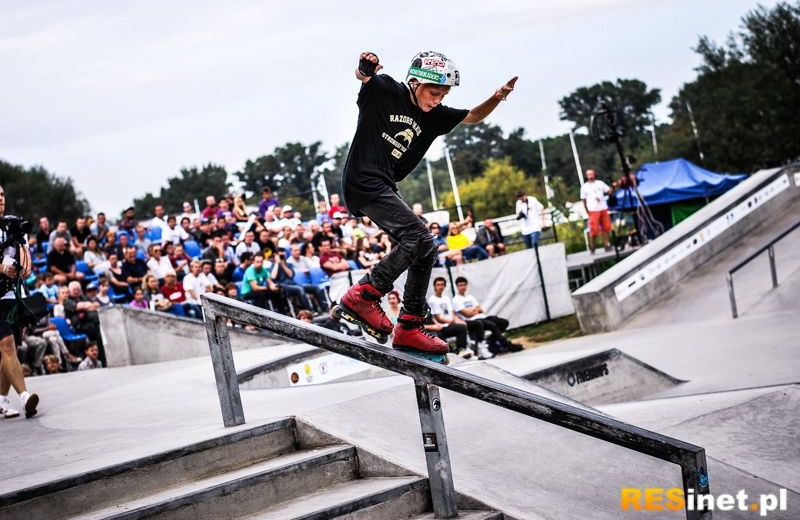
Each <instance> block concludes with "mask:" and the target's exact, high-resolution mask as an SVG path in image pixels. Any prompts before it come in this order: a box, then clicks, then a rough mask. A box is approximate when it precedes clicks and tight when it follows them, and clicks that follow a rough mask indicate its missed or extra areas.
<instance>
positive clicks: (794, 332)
mask: <svg viewBox="0 0 800 520" xmlns="http://www.w3.org/2000/svg"><path fill="white" fill-rule="evenodd" d="M779 229H780V228H779ZM763 236H764V234H763V233H762V232H759V233H754V234H753V235H752V236H751V237H752V242H749V245H747V247H756V246H757V243H758V242H759V237H760V238H761V239H763ZM795 242H797V241H796V240H795ZM797 253H798V251H797V249H796V246H795V245H794V244H789V246H788V250H787V251H785V252H783V253H781V255H783V256H782V257H779V273H780V276H781V278H780V279H781V286H780V287H779V288H778V289H777V290H770V289H769V276H768V274H766V275H764V274H763V273H759V272H757V270H754V271H753V272H750V273H742V276H741V281H740V282H739V283H740V287H742V300H741V301H742V305H741V308H742V310H743V312H742V317H741V318H739V319H737V320H733V319H731V318H730V316H729V314H728V312H729V311H727V307H726V305H725V302H726V301H727V300H726V298H727V296H726V295H727V290H726V289H725V287H724V283H723V282H722V274H721V272H722V271H724V270H725V269H726V267H725V266H727V265H729V263H730V261H732V260H733V258H731V259H728V258H720V259H719V260H718V261H715V262H710V263H709V265H708V266H706V268H704V269H703V270H701V271H699V272H698V273H696V274H695V275H694V276H692V277H690V278H689V279H687V280H686V281H685V283H683V284H681V285H680V286H677V287H676V288H675V289H674V291H673V292H672V293H670V294H668V295H665V299H664V300H663V301H662V302H659V303H657V304H655V305H654V306H652V307H651V308H650V309H648V310H647V311H645V312H643V313H640V314H638V315H637V316H635V317H634V318H633V319H632V320H631V321H630V322H629V323H628V324H626V327H625V328H624V329H622V330H619V331H616V332H612V333H607V334H598V335H592V336H584V337H580V338H573V339H570V340H566V341H562V342H557V343H553V344H549V345H546V346H543V347H540V348H536V349H529V350H526V351H524V352H521V353H518V354H514V355H508V356H504V357H501V358H499V359H496V360H493V361H492V362H490V363H477V364H466V365H464V366H463V368H464V369H465V370H475V371H478V372H479V373H481V375H484V376H486V377H492V378H494V379H498V380H502V381H504V382H508V383H510V384H515V385H519V386H522V387H525V388H528V389H535V387H533V386H531V384H530V383H528V382H526V381H522V380H520V379H518V378H514V377H513V376H512V374H527V373H530V372H532V371H534V370H536V369H540V368H544V367H547V366H550V365H553V364H556V363H558V362H560V361H563V360H566V359H571V358H575V357H578V356H580V355H583V354H586V353H589V352H596V351H599V350H605V349H608V348H618V349H620V350H622V351H624V352H625V353H627V354H629V355H631V356H633V357H635V358H637V359H639V360H641V361H643V362H645V363H648V364H651V365H653V366H654V367H656V368H658V369H659V370H662V371H663V372H666V373H668V374H670V375H672V376H674V377H677V378H679V379H683V380H686V381H687V382H686V383H684V384H681V385H678V386H676V387H674V388H671V389H669V390H665V391H663V392H660V393H657V394H654V395H651V396H648V398H647V399H646V400H641V401H638V402H633V403H619V404H615V405H608V406H604V407H602V411H604V412H606V413H609V414H612V415H614V416H616V417H619V418H621V419H623V420H625V421H628V422H631V423H634V424H637V425H640V426H642V427H645V428H650V429H653V430H656V431H659V432H663V433H665V434H667V435H671V436H675V437H677V438H680V439H683V440H686V441H689V442H693V443H696V444H700V445H702V446H704V447H705V448H706V449H707V454H708V457H709V465H710V474H711V486H712V490H714V491H716V492H718V493H719V492H723V491H725V492H732V493H735V492H736V491H738V490H739V489H743V488H745V489H747V491H748V492H749V493H750V494H751V495H753V494H757V493H765V492H770V493H775V492H777V490H778V489H779V488H787V489H789V490H790V491H789V497H790V510H789V511H788V512H785V513H782V514H779V513H773V514H771V515H770V516H769V518H798V517H800V513H798V511H800V509H798V508H800V495H799V494H798V492H800V481H798V480H799V479H798V477H797V470H796V468H797V467H800V442H798V436H797V432H798V431H800V423H799V422H798V421H799V420H798V419H797V418H798V416H799V415H798V413H797V412H798V407H799V405H800V386H799V384H798V383H800V342H798V339H797V338H800V270H799V269H798V268H797V267H791V265H793V264H792V262H793V261H794V262H796V261H797V260H798V258H800V255H798V254H797ZM782 258H785V259H786V261H785V263H784V260H783V259H782ZM782 266H787V267H782ZM760 277H763V278H764V282H765V283H766V287H765V288H764V290H763V291H758V292H757V293H754V292H753V291H754V290H755V289H753V287H755V285H753V284H756V283H757V282H756V281H755V280H756V278H760ZM737 280H738V279H737ZM293 348H295V347H293V346H291V345H287V346H283V347H271V348H267V349H259V350H250V351H243V352H239V353H237V354H236V356H235V357H236V363H237V368H238V369H240V370H241V369H244V368H247V367H248V366H252V365H255V364H257V363H259V362H263V361H265V360H266V359H269V358H271V357H280V356H281V355H285V354H286V353H287V352H290V351H292V349H293ZM30 387H31V389H32V390H34V391H37V392H39V393H40V395H41V397H42V401H41V414H40V416H38V417H37V418H34V419H31V420H27V421H26V420H24V419H14V420H5V421H2V423H0V429H2V433H3V439H4V445H3V474H2V478H1V479H0V493H5V492H8V491H12V490H16V489H21V488H25V487H28V486H30V485H34V484H37V483H42V482H46V481H48V480H50V479H53V478H59V477H66V476H69V475H74V474H78V473H80V472H82V471H87V470H89V469H96V468H100V467H104V466H106V465H110V464H114V463H118V462H122V461H125V460H130V459H132V458H135V457H140V456H144V455H147V454H152V453H156V452H160V451H163V450H166V449H170V448H174V447H178V446H183V445H187V444H190V443H193V442H196V441H198V440H202V439H207V438H211V437H214V436H219V435H222V434H224V433H228V432H229V431H230V430H225V429H224V428H223V427H222V421H221V415H220V411H219V403H218V400H217V394H216V386H215V384H214V379H213V373H212V369H211V364H210V360H209V359H207V358H199V359H194V360H187V361H179V362H169V363H159V364H154V365H145V366H134V367H126V368H118V369H106V370H101V371H93V372H85V373H73V374H64V375H58V376H48V377H41V378H34V379H31V380H30ZM537 391H539V390H537ZM242 398H243V403H244V410H245V416H246V418H247V421H248V422H247V424H246V425H244V426H241V427H238V428H250V427H253V426H255V425H258V424H263V423H266V422H269V421H271V420H274V419H275V418H279V417H286V416H298V417H301V418H303V419H305V420H307V421H308V422H310V423H312V424H314V425H316V426H317V427H319V428H322V429H324V430H327V431H329V432H330V433H332V434H334V435H338V436H341V437H342V438H344V439H345V440H348V441H350V442H353V443H356V444H357V445H359V446H362V447H364V448H366V449H369V450H370V451H373V452H374V453H376V454H379V455H381V456H383V457H385V458H387V459H390V460H392V461H394V462H397V463H399V464H402V465H404V466H406V467H409V468H411V469H414V470H416V471H419V472H424V468H425V464H424V458H423V453H422V450H421V449H420V446H419V423H418V418H417V417H416V409H415V405H414V392H413V387H412V385H411V383H410V381H409V380H408V379H406V378H404V377H400V376H392V377H383V378H377V379H372V380H369V381H353V382H347V383H338V384H331V385H324V386H316V387H300V388H276V389H270V390H264V389H260V390H246V391H244V392H243V394H242ZM443 401H444V410H445V420H446V424H447V428H448V439H449V440H450V451H451V455H452V458H453V469H454V474H455V478H456V486H457V488H458V489H459V490H461V491H463V492H465V493H468V494H472V495H474V496H476V497H477V498H479V499H481V500H483V501H485V502H486V503H488V504H490V505H492V506H495V507H497V508H499V509H503V510H504V511H506V512H508V513H510V514H511V515H513V516H514V517H517V518H531V519H539V518H548V519H551V518H609V519H610V518H624V516H623V515H621V514H620V511H619V491H620V487H625V486H627V487H645V486H655V487H673V486H678V485H679V482H680V480H679V475H678V473H677V469H676V467H675V466H672V465H669V464H665V463H662V462H660V461H656V460H654V459H651V458H649V457H645V456H640V455H638V454H635V453H631V452H628V451H627V450H624V449H622V448H617V447H614V446H609V445H606V444H604V443H601V442H600V441H595V440H594V439H590V438H586V437H584V436H581V435H578V434H575V433H572V432H567V431H564V430H561V429H559V428H556V427H553V426H550V425H548V424H544V423H540V422H538V421H534V420H532V419H528V418H526V417H522V416H518V415H517V414H513V413H510V412H505V411H503V410H498V409H497V408H496V407H493V406H489V405H486V404H485V403H482V402H479V401H476V400H474V399H469V398H466V397H463V396H460V395H454V394H451V393H449V392H443ZM630 517H631V518H643V517H642V516H641V513H639V514H638V516H636V515H631V516H630ZM715 517H716V516H715ZM752 517H753V515H752V514H750V513H734V512H731V513H729V514H728V515H726V516H725V517H724V518H752ZM658 518H682V515H681V514H674V515H672V516H669V515H659V516H658Z"/></svg>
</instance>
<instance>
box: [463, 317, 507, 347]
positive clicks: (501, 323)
mask: <svg viewBox="0 0 800 520" xmlns="http://www.w3.org/2000/svg"><path fill="white" fill-rule="evenodd" d="M467 328H468V329H469V335H470V337H471V338H472V339H473V340H475V342H476V343H477V342H481V341H483V339H484V335H485V333H486V331H487V330H488V331H489V333H490V335H489V339H490V340H492V342H497V341H499V342H501V343H503V344H505V343H506V342H507V341H508V340H506V338H505V337H504V336H503V333H504V332H505V331H506V329H507V328H508V320H506V319H503V318H500V317H498V316H487V317H485V318H482V319H475V320H470V321H468V322H467Z"/></svg>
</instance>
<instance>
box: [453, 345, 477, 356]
mask: <svg viewBox="0 0 800 520" xmlns="http://www.w3.org/2000/svg"><path fill="white" fill-rule="evenodd" d="M457 354H458V356H459V357H462V358H464V359H472V356H474V355H475V352H473V351H472V349H471V348H469V347H464V348H463V349H461V350H459V351H458V352H457Z"/></svg>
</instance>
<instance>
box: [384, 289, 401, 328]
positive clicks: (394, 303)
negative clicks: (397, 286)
mask: <svg viewBox="0 0 800 520" xmlns="http://www.w3.org/2000/svg"><path fill="white" fill-rule="evenodd" d="M386 303H387V304H388V308H387V309H386V317H387V318H389V320H390V321H391V322H392V323H393V324H395V325H396V324H397V319H398V318H399V317H400V312H402V309H401V308H400V293H399V292H397V291H396V290H392V291H389V294H387V295H386Z"/></svg>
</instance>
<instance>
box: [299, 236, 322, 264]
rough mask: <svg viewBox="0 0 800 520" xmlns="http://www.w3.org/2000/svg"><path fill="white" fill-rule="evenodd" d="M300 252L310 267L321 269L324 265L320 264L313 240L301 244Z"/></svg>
mask: <svg viewBox="0 0 800 520" xmlns="http://www.w3.org/2000/svg"><path fill="white" fill-rule="evenodd" d="M300 253H301V254H302V255H303V258H304V259H305V261H306V263H307V264H308V265H309V267H312V268H314V269H320V268H321V267H322V266H320V264H319V255H317V251H316V248H315V247H314V244H312V243H311V242H307V243H305V244H303V245H302V246H300Z"/></svg>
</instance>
